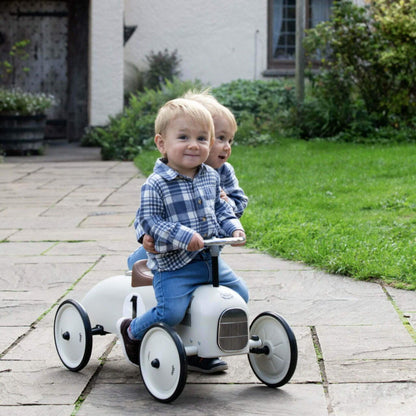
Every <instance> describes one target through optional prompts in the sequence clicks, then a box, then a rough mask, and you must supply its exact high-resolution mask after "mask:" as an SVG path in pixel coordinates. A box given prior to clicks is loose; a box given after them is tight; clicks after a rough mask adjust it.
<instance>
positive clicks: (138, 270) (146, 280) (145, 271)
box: [131, 259, 153, 287]
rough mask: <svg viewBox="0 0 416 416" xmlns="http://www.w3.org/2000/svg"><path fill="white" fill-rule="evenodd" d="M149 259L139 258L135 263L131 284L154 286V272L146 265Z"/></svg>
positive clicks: (133, 285) (135, 285)
mask: <svg viewBox="0 0 416 416" xmlns="http://www.w3.org/2000/svg"><path fill="white" fill-rule="evenodd" d="M146 263H147V260H146V259H144V260H139V261H136V263H134V264H133V267H132V270H131V286H132V287H140V286H152V285H153V274H152V272H151V271H150V269H149V268H148V267H147V266H146Z"/></svg>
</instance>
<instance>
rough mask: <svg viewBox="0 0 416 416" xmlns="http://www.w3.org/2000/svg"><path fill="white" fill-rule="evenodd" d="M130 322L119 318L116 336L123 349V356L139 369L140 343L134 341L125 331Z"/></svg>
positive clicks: (127, 319)
mask: <svg viewBox="0 0 416 416" xmlns="http://www.w3.org/2000/svg"><path fill="white" fill-rule="evenodd" d="M131 321H132V320H131V319H129V318H120V319H119V320H118V321H117V335H118V338H119V339H120V343H121V346H122V348H123V353H124V356H125V357H126V358H127V359H128V360H129V361H130V362H131V363H132V364H133V365H135V366H136V367H140V356H139V351H140V341H134V340H132V339H131V338H130V337H129V334H128V333H127V330H128V328H129V326H130V322H131Z"/></svg>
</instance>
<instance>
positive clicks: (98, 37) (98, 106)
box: [88, 0, 124, 126]
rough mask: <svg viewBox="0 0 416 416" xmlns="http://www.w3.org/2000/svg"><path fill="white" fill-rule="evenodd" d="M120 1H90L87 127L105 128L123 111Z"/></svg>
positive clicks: (121, 3) (121, 11)
mask: <svg viewBox="0 0 416 416" xmlns="http://www.w3.org/2000/svg"><path fill="white" fill-rule="evenodd" d="M123 9H124V3H123V0H91V2H90V51H89V66H90V71H89V109H88V111H89V114H88V116H89V124H90V125H92V126H97V125H104V124H106V123H107V122H108V117H109V116H111V115H116V114H118V113H120V112H121V111H122V109H123V68H124V60H123Z"/></svg>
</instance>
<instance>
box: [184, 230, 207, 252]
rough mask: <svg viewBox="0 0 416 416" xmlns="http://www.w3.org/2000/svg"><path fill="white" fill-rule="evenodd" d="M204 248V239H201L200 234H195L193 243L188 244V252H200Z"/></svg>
mask: <svg viewBox="0 0 416 416" xmlns="http://www.w3.org/2000/svg"><path fill="white" fill-rule="evenodd" d="M202 248H204V239H203V238H202V237H201V235H200V234H198V233H195V234H194V235H193V236H192V238H191V241H190V242H189V244H188V247H187V250H188V251H198V250H201V249H202Z"/></svg>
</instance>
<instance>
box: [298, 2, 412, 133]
mask: <svg viewBox="0 0 416 416" xmlns="http://www.w3.org/2000/svg"><path fill="white" fill-rule="evenodd" d="M415 40H416V0H399V1H392V0H374V1H371V2H369V4H367V5H366V6H365V7H361V6H357V5H355V4H354V3H352V1H350V0H343V1H336V2H335V3H334V6H333V13H332V17H331V20H329V21H327V22H323V23H321V24H319V25H318V26H316V27H315V28H313V29H311V30H309V31H308V33H307V36H306V39H305V48H306V50H307V51H308V53H309V54H310V55H312V56H313V55H315V56H317V54H318V52H321V54H322V51H326V54H325V56H326V57H325V58H323V59H322V60H321V63H322V65H323V67H324V70H323V71H322V72H321V74H320V75H318V76H317V81H318V83H320V86H321V88H324V89H325V88H326V89H327V91H326V94H327V95H332V94H338V95H339V91H335V90H334V87H336V85H334V83H329V84H328V83H325V80H326V79H327V78H328V74H332V79H333V78H334V77H335V76H336V77H337V79H338V84H339V85H341V86H342V85H351V86H353V88H348V89H347V91H348V92H347V93H345V94H344V95H343V96H341V97H339V99H340V104H341V102H342V101H344V100H349V99H351V96H355V97H358V98H361V99H362V100H363V102H364V105H365V108H366V110H367V112H368V113H369V114H370V115H371V116H372V117H373V119H377V123H378V124H379V125H386V124H392V125H397V124H398V123H400V121H405V122H407V123H411V122H412V119H413V121H414V117H415V116H416V59H415V58H416V42H415ZM357 94H358V95H357Z"/></svg>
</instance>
